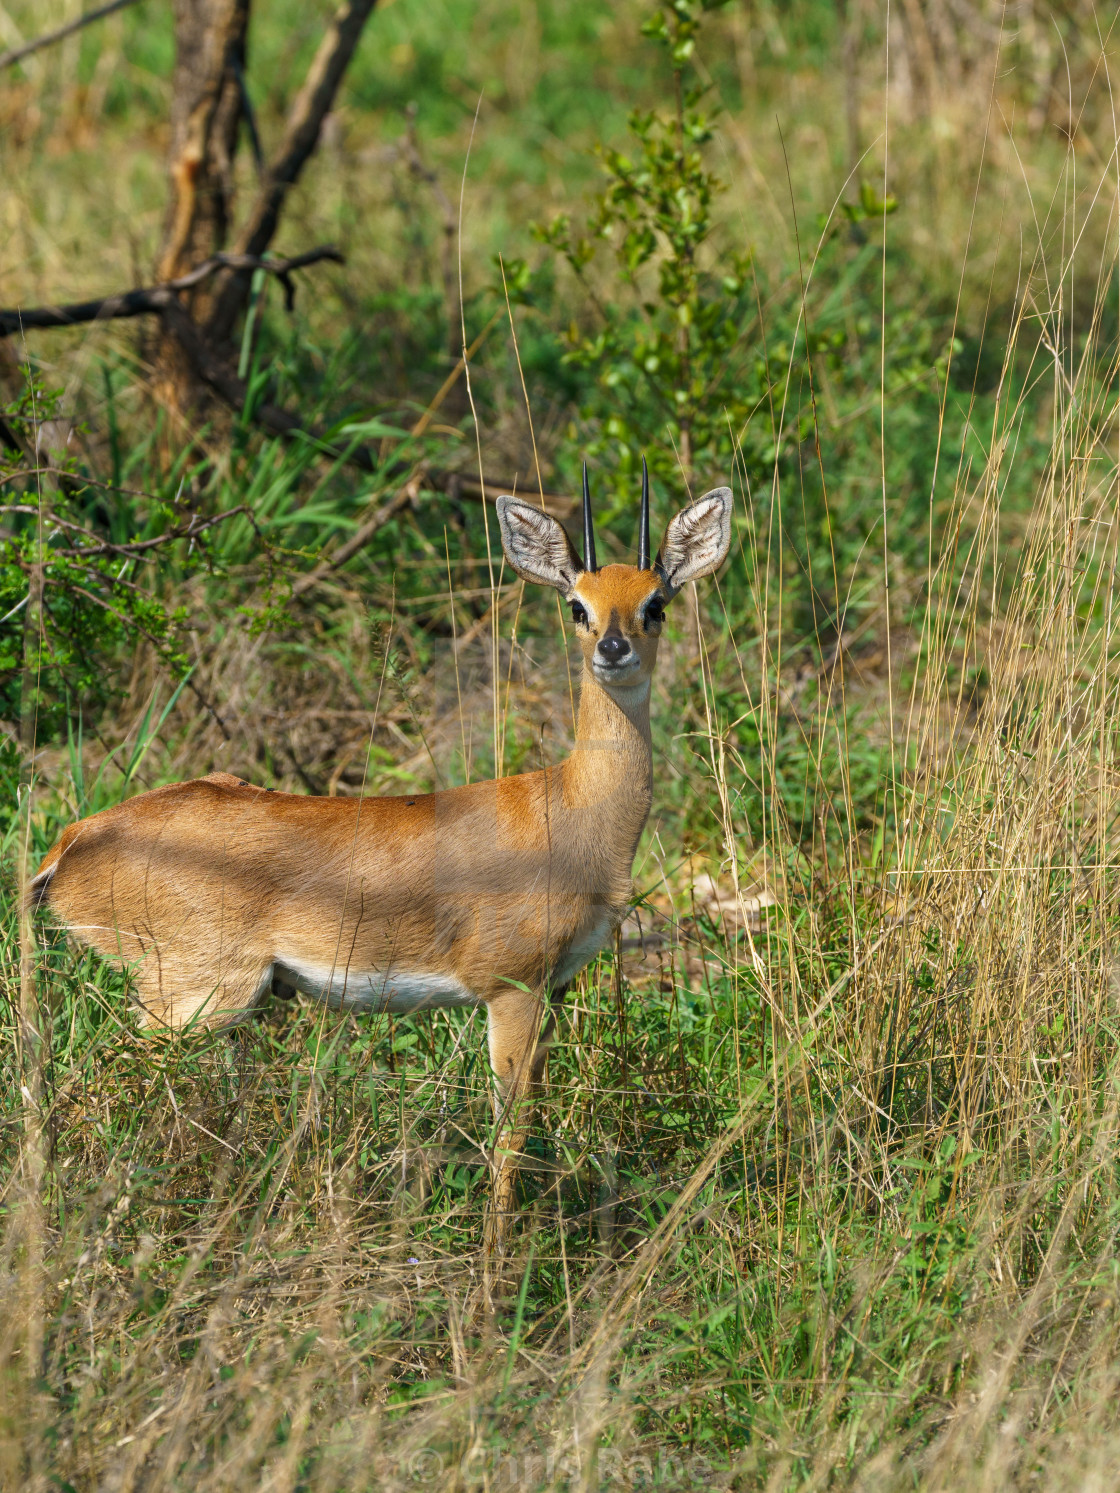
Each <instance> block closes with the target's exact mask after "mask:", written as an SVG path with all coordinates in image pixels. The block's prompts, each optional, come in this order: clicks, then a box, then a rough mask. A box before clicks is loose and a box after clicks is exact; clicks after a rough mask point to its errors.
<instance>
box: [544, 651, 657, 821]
mask: <svg viewBox="0 0 1120 1493" xmlns="http://www.w3.org/2000/svg"><path fill="white" fill-rule="evenodd" d="M649 690H650V685H649V680H648V679H645V680H642V681H641V683H639V684H634V685H629V686H627V685H622V686H620V687H619V688H617V689H615V690H608V689H607V688H606V687H605V686H603V685H601V684H600V683H599V681H598V680H597V679H596V678H595V676H594V674H593V673H592V672H591V670H590V668H589V667H585V668H584V671H583V681H582V686H581V689H580V697H579V718H578V721H577V723H576V741H575V746H574V747H573V749H572V754H571V756H570V757H569V758H568V759H567V761H566V762H565V763H564V765H563V778H564V801H565V803H566V804H569V805H570V806H571V807H572V808H580V807H592V806H594V807H595V809H596V810H597V811H598V812H600V813H601V812H602V811H603V810H609V809H610V808H611V807H612V806H614V805H617V806H618V809H619V811H620V812H621V813H622V815H623V816H624V817H625V818H627V819H630V818H633V817H635V816H640V824H639V826H638V833H639V834H640V833H641V825H643V824H644V823H645V820H646V815H647V814H648V813H649V806H650V801H651V799H652V796H653V745H652V742H651V739H650V730H649Z"/></svg>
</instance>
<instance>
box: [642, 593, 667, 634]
mask: <svg viewBox="0 0 1120 1493" xmlns="http://www.w3.org/2000/svg"><path fill="white" fill-rule="evenodd" d="M664 621H665V603H664V602H663V601H660V600H659V599H657V598H656V597H655V598H654V600H653V601H651V602H650V604H649V606H648V607H646V626H647V627H660V626H661V624H662V622H664Z"/></svg>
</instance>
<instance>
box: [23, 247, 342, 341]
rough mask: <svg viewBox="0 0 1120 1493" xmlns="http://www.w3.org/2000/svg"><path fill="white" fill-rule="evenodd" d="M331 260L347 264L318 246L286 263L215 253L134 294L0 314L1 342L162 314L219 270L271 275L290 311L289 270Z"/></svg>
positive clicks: (292, 293)
mask: <svg viewBox="0 0 1120 1493" xmlns="http://www.w3.org/2000/svg"><path fill="white" fill-rule="evenodd" d="M323 260H330V261H332V262H333V263H334V264H344V263H345V262H346V261H345V259H344V258H343V256H342V254H341V252H340V251H339V250H338V249H337V248H335V246H334V245H333V244H322V245H320V246H319V248H317V249H308V251H307V253H306V254H295V255H293V256H292V257H291V258H290V259H272V258H269V259H265V258H262V257H261V256H260V255H257V254H214V255H211V257H210V258H209V259H207V260H204V261H203V263H202V264H200V265H197V266H196V267H195V268H194V269H193V270H190V271H189V272H188V273H187V274H185V275H180V276H179V277H178V278H177V279H175V280H165V281H164V282H163V284H161V285H148V286H141V287H138V288H137V289H135V290H123V291H119V292H118V293H117V294H116V295H108V296H100V297H99V298H98V299H97V300H93V301H76V302H73V303H72V304H70V305H67V306H29V307H27V308H26V309H25V308H23V307H15V308H13V309H11V310H6V311H0V337H10V336H12V335H13V334H17V333H19V332H22V331H25V330H30V329H31V328H36V327H39V328H41V327H72V326H79V325H81V324H82V323H83V322H91V321H117V320H120V319H121V318H123V317H129V316H145V315H148V314H150V313H153V312H164V311H166V310H168V308H169V307H172V306H177V305H178V296H179V294H180V292H182V291H184V290H191V289H193V288H194V286H196V285H198V284H200V283H201V282H202V281H203V280H206V279H208V278H209V277H210V276H211V275H216V274H217V273H218V271H219V270H224V269H232V270H239V271H243V272H245V273H251V272H252V271H254V270H263V271H265V273H266V274H270V275H275V276H276V278H277V279H278V280H279V281H280V284H281V285H282V286H283V288H284V304H285V306H286V308H287V310H289V311H290V310H291V309H292V306H293V304H294V301H295V291H296V287H295V282H294V281H293V279H292V272H293V270H299V269H304V268H305V267H306V266H307V265H309V264H319V263H321V262H322V261H323Z"/></svg>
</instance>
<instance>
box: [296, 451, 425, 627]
mask: <svg viewBox="0 0 1120 1493" xmlns="http://www.w3.org/2000/svg"><path fill="white" fill-rule="evenodd" d="M420 487H421V476H420V473H419V472H417V473H416V474H415V476H414V477H413V478H412V480H411V481H410V482H406V483H405V485H404V486H403V487H402V488H401V489H400V491H399V492H397V493H394V495H393V496H392V497H391V498H390V499H389V500H388V502H386V503H382V505H381V507H380V508H378V509H377V511H376V513H373V514H371V515H370V517H369V518H368V519H366V521H365V523H364V524H361V525H359V527H358V528H357V529H356V530H355V531H354V533H353V534H352V535H351V536H350V538H349V539H348V540H347V541H346V543H345V544H340V545H339V547H338V549H336V550H335V551H334V553H333V554H331V555H328V556H327V558H326V559H325V560H323V561H321V562H320V563H319V564H318V565H316V567H315V569H314V570H309V571H308V572H307V574H306V575H301V576H300V578H299V580H298V581H296V582H295V583H294V584H293V586H292V599H293V600H294V599H295V598H296V597H297V596H302V595H303V593H304V592H305V591H309V590H310V589H311V587H312V586H315V585H318V583H319V582H320V581H321V580H323V578H324V577H325V576H328V575H329V574H330V573H331V571H332V570H338V569H339V568H340V567H341V566H343V565H345V564H346V562H347V560H351V559H353V557H354V556H355V555H356V554H357V553H358V551H359V550H360V549H363V548H364V547H365V546H366V545H367V544H368V543H369V541H370V540H371V539H372V538H373V536H374V535H375V534H376V533H377V531H378V529H382V528H384V527H385V525H386V524H387V523H388V522H389V520H390V519H391V518H394V517H395V516H396V515H397V514H398V513H400V512H401V510H402V509H403V508H407V507H408V505H409V503H412V502H415V500H416V497H417V495H418V494H419V492H420Z"/></svg>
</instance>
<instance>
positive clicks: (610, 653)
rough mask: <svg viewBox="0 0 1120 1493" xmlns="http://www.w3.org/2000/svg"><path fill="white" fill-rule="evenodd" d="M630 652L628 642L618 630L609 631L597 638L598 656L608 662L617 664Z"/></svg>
mask: <svg viewBox="0 0 1120 1493" xmlns="http://www.w3.org/2000/svg"><path fill="white" fill-rule="evenodd" d="M629 652H630V644H629V643H628V642H627V641H626V639H625V638H624V637H623V636H622V634H621V633H618V632H609V633H607V635H606V637H605V638H600V639H599V657H600V658H602V659H605V660H606V661H607V663H609V664H617V663H618V662H619V661H620V660H621V659H624V658H625V657H626V655H627V654H628V653H629Z"/></svg>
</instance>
